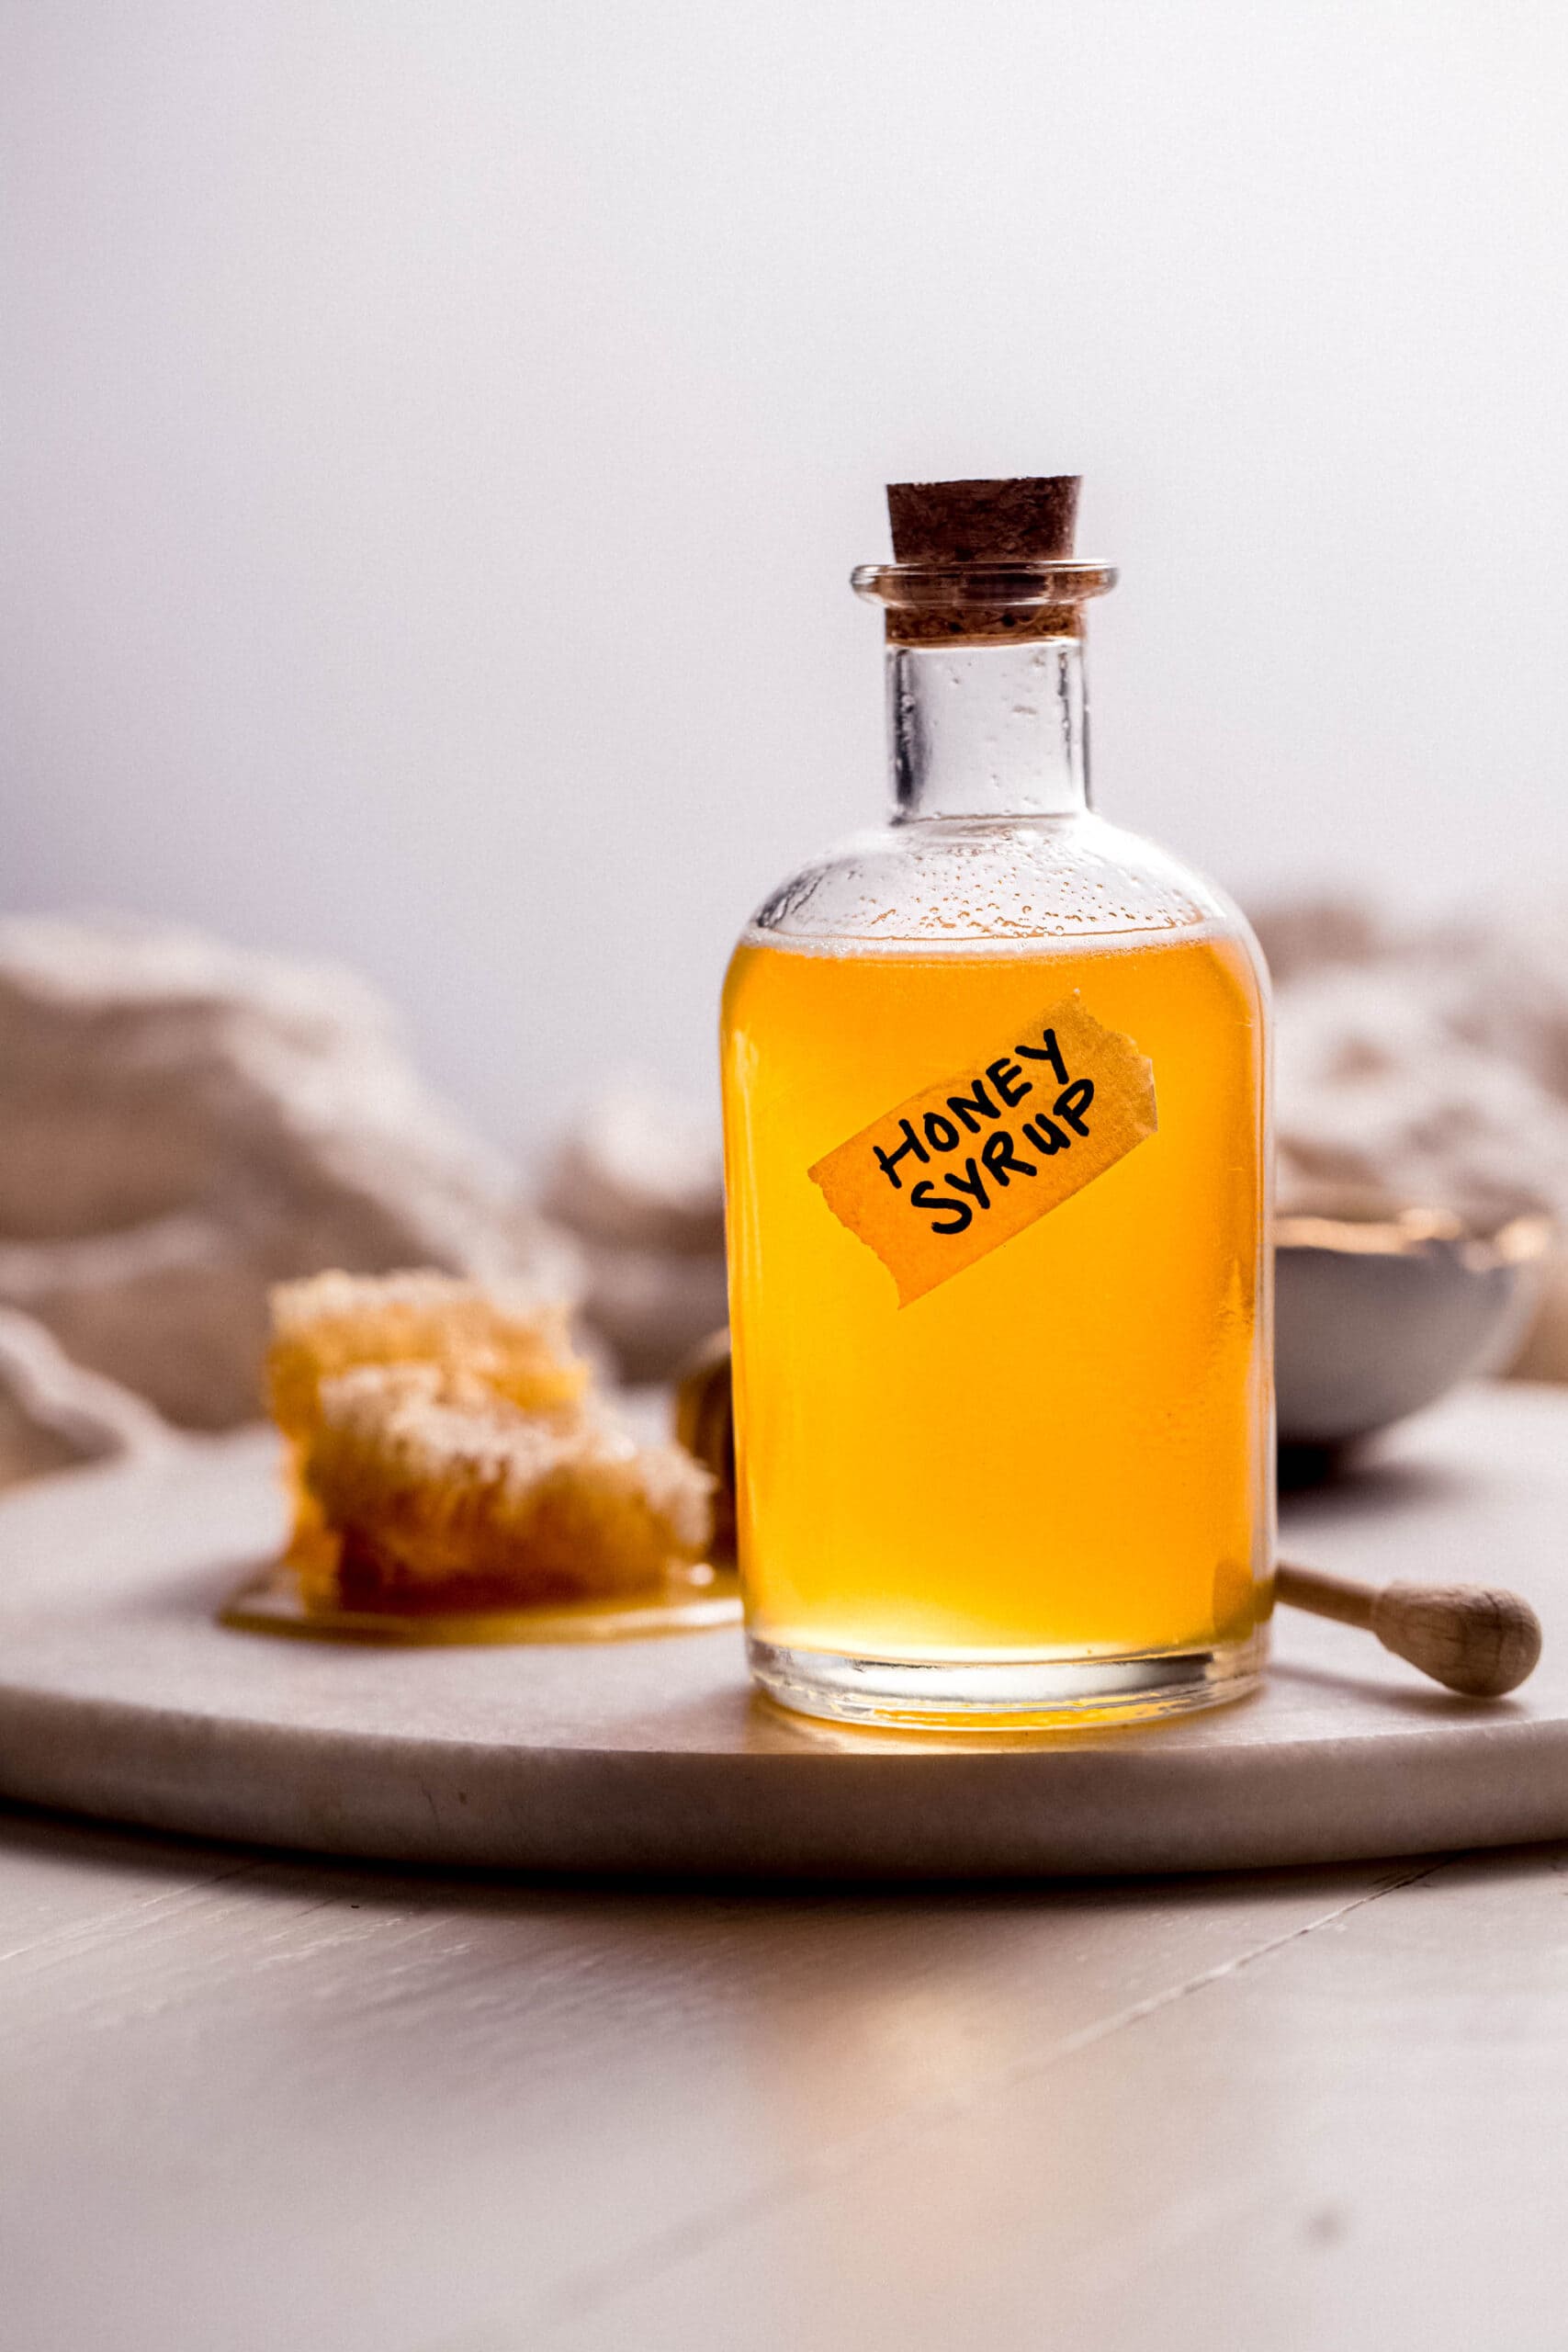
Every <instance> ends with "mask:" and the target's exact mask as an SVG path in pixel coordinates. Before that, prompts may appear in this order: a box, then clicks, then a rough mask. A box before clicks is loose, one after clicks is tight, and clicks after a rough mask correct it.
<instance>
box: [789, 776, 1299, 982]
mask: <svg viewBox="0 0 1568 2352" xmlns="http://www.w3.org/2000/svg"><path fill="white" fill-rule="evenodd" d="M1200 930H1202V931H1210V930H1218V931H1223V932H1224V933H1228V934H1233V935H1235V936H1238V937H1240V938H1242V939H1243V940H1245V941H1246V942H1247V944H1248V945H1249V946H1253V944H1254V943H1253V942H1252V940H1251V934H1250V933H1249V932H1248V930H1247V923H1246V920H1245V918H1244V917H1243V916H1242V914H1241V913H1240V911H1239V910H1238V909H1237V908H1236V907H1235V905H1234V903H1233V902H1232V901H1231V900H1230V899H1228V898H1227V897H1226V896H1225V894H1224V891H1223V890H1220V889H1218V888H1216V887H1215V885H1214V884H1213V883H1212V882H1209V881H1206V880H1205V879H1204V877H1203V876H1201V875H1199V874H1196V873H1194V872H1193V871H1192V869H1191V868H1190V867H1189V866H1187V865H1183V863H1182V862H1181V861H1180V859H1179V858H1176V857H1173V856H1172V855H1171V854H1170V853H1169V852H1168V850H1164V849H1161V848H1159V847H1158V846H1157V844H1156V843H1155V842H1150V841H1145V839H1144V838H1143V836H1142V835H1140V834H1137V833H1131V832H1127V831H1123V830H1122V827H1121V826H1119V825H1112V824H1110V823H1108V822H1107V821H1106V820H1104V819H1103V818H1100V817H1097V816H1095V815H1094V814H1092V812H1090V811H1089V810H1087V809H1086V810H1082V811H1079V812H1077V813H1075V814H1073V815H1072V816H1066V817H1030V818H1008V819H1005V820H998V819H965V818H951V817H944V818H937V819H931V820H925V821H919V820H917V821H914V822H902V823H895V824H890V825H886V826H882V827H879V828H876V829H874V830H872V831H866V832H863V833H857V834H854V835H852V837H851V838H850V839H849V840H848V841H845V842H840V844H839V845H838V846H837V847H836V848H834V849H831V850H829V851H828V852H827V853H826V854H824V855H822V856H820V857H818V858H814V859H812V860H811V861H810V862H809V863H808V864H807V865H803V866H802V867H801V868H800V869H799V871H798V872H797V873H795V874H794V875H792V876H790V878H789V880H788V881H786V882H784V883H783V884H782V885H781V886H780V888H778V889H776V890H774V891H773V892H772V894H771V895H770V896H769V897H768V898H767V899H765V900H764V901H763V903H762V905H761V907H760V908H759V909H758V910H757V912H756V914H755V915H754V916H753V917H752V920H751V922H750V925H749V927H748V931H747V933H746V936H747V937H748V938H750V939H751V940H753V941H755V942H757V943H759V944H764V943H765V944H774V945H778V946H785V945H794V946H797V947H801V948H807V949H809V948H811V947H813V946H818V947H822V948H828V947H830V946H834V945H842V946H852V945H854V944H856V943H860V944H863V945H864V946H865V947H866V948H868V949H871V948H875V947H882V946H886V947H899V946H902V947H907V948H914V949H918V950H919V951H920V952H921V953H923V954H930V953H931V952H932V951H933V950H937V951H940V950H941V949H942V948H943V947H949V948H953V949H958V950H963V949H967V950H968V951H970V952H973V951H974V949H975V948H976V946H981V945H992V946H996V947H1005V946H1009V945H1019V946H1021V945H1023V944H1026V943H1027V942H1029V941H1031V940H1059V941H1068V940H1080V941H1084V940H1092V939H1106V938H1111V937H1113V936H1115V935H1117V934H1126V933H1167V934H1169V933H1183V932H1192V931H1200ZM1254 952H1255V953H1256V950H1255V948H1254Z"/></svg>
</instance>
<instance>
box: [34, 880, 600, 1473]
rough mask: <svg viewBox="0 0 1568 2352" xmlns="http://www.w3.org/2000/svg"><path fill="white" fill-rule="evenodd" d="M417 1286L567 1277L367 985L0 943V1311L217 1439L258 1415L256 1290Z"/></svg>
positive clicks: (149, 952) (261, 1339)
mask: <svg viewBox="0 0 1568 2352" xmlns="http://www.w3.org/2000/svg"><path fill="white" fill-rule="evenodd" d="M409 1265H421V1266H423V1265H429V1266H434V1267H436V1268H439V1269H441V1270H442V1271H444V1272H448V1273H468V1274H479V1275H494V1274H504V1273H527V1272H533V1273H536V1274H537V1275H538V1276H539V1278H540V1279H541V1281H545V1282H548V1283H550V1284H551V1286H552V1287H557V1288H569V1287H570V1286H571V1284H572V1283H573V1281H574V1276H575V1265H574V1261H573V1259H572V1255H571V1252H570V1248H569V1246H568V1245H566V1244H565V1243H564V1242H561V1241H559V1240H558V1238H555V1237H553V1236H552V1235H550V1233H549V1232H548V1229H547V1227H545V1226H544V1225H543V1224H542V1223H541V1222H540V1221H539V1220H538V1219H537V1218H536V1217H535V1216H532V1214H531V1213H530V1212H529V1211H528V1210H527V1209H526V1208H525V1206H524V1204H523V1203H522V1200H521V1197H520V1182H519V1178H518V1175H517V1173H516V1171H515V1170H513V1169H512V1168H510V1167H509V1166H508V1165H507V1163H506V1162H505V1161H504V1159H502V1157H501V1156H500V1155H499V1154H498V1153H497V1152H495V1151H493V1150H492V1149H491V1148H489V1147H488V1146H485V1145H483V1144H481V1143H479V1141H478V1140H477V1139H476V1138H475V1137H473V1136H469V1135H468V1134H467V1133H465V1131H464V1130H463V1128H462V1126H461V1125H459V1124H458V1123H457V1121H456V1120H454V1119H453V1118H451V1117H450V1116H449V1115H448V1114H447V1113H446V1111H445V1110H444V1109H443V1108H442V1107H441V1106H440V1105H439V1104H438V1103H436V1102H435V1101H434V1099H433V1098H432V1097H431V1096H430V1095H429V1094H427V1093H426V1092H425V1091H424V1090H423V1087H422V1086H421V1085H420V1083H419V1081H418V1080H417V1079H416V1078H415V1077H414V1076H413V1074H412V1070H411V1069H410V1068H409V1066H408V1064H407V1062H406V1061H405V1060H404V1058H403V1057H402V1054H401V1052H400V1048H399V1047H398V1046H397V1044H396V1042H395V1040H394V1037H393V1035H392V1034H391V1024H390V1019H389V1014H388V1012H387V1011H386V1008H385V1007H384V1006H382V1005H381V1004H380V1003H379V1002H378V1000H377V999H376V998H375V997H374V996H373V995H372V994H371V993H370V991H369V990H368V989H365V988H364V987H363V986H361V984H360V983H359V982H357V981H355V979H353V978H351V977H350V976H349V975H348V974H346V973H344V972H341V971H336V970H333V969H329V968H323V967H311V966H302V965H298V964H292V963H289V962H288V961H286V960H285V959H283V958H281V957H277V956H255V955H249V954H243V953H241V952H240V951H238V950H235V949H231V948H228V947H224V946H222V945H220V944H219V943H218V942H216V941H214V940H211V939H208V938H205V937H203V936H201V935H200V934H198V933H192V932H186V931H171V930H158V929H154V928H152V927H151V926H138V925H132V924H129V923H125V922H96V923H89V922H69V921H65V920H63V919H56V920H49V919H45V918H41V917H34V918H31V919H14V920H12V921H10V922H0V1302H3V1303H4V1304H5V1305H6V1306H9V1307H10V1308H12V1309H13V1310H21V1311H24V1312H25V1313H26V1314H27V1315H28V1316H29V1317H33V1318H34V1319H35V1320H36V1321H37V1322H38V1323H39V1324H41V1325H43V1326H45V1327H46V1328H47V1329H49V1330H51V1332H52V1333H53V1334H54V1336H55V1338H56V1339H57V1340H59V1342H60V1344H61V1346H62V1348H63V1349H64V1350H65V1351H67V1353H68V1354H69V1355H70V1356H71V1358H72V1359H73V1361H74V1362H76V1363H79V1364H81V1365H83V1366H85V1368H87V1369H88V1370H90V1371H93V1372H96V1373H100V1374H107V1375H108V1376H109V1377H110V1378H112V1379H113V1380H115V1381H118V1382H119V1383H120V1384H122V1385H124V1386H125V1387H127V1388H129V1389H131V1390H133V1391H136V1392H137V1393H138V1394H140V1395H141V1396H142V1397H146V1398H147V1399H148V1400H149V1401H150V1402H151V1403H152V1404H153V1405H154V1406H155V1407H156V1408H158V1410H159V1411H160V1412H161V1413H163V1414H164V1415H165V1416H166V1417H167V1418H168V1419H171V1420H174V1421H176V1422H180V1423H183V1424H185V1425H186V1426H187V1427H191V1428H199V1429H222V1428H226V1427H228V1426H230V1425H231V1424H232V1423H234V1422H237V1421H242V1420H245V1419H250V1418H252V1417H253V1416H254V1415H255V1414H257V1413H258V1412H259V1411H260V1408H261V1393H260V1383H259V1374H260V1365H261V1357H262V1350H263V1347H264V1344H265V1333H266V1295H267V1290H268V1288H269V1286H270V1285H271V1284H272V1283H275V1282H279V1281H284V1280H287V1279H288V1277H290V1276H291V1275H298V1274H307V1273H313V1272H317V1271H318V1270H319V1269H321V1267H325V1266H342V1267H344V1268H345V1269H346V1270H347V1271H349V1272H360V1273H377V1272H385V1271H388V1270H390V1269H393V1268H397V1267H402V1266H409Z"/></svg>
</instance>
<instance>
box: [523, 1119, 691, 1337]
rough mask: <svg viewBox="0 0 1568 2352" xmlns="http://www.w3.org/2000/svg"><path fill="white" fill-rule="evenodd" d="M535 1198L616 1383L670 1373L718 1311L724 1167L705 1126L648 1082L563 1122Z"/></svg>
mask: <svg viewBox="0 0 1568 2352" xmlns="http://www.w3.org/2000/svg"><path fill="white" fill-rule="evenodd" d="M539 1205H540V1207H541V1208H542V1209H543V1211H544V1212H545V1214H546V1215H547V1216H550V1217H552V1218H554V1219H555V1220H556V1221H557V1222H558V1224H559V1225H560V1226H561V1227H563V1228H565V1229H566V1230H568V1231H570V1233H571V1234H572V1235H573V1236H574V1237H575V1238H576V1241H577V1244H578V1247H579V1250H581V1255H582V1258H583V1261H584V1264H585V1267H586V1282H585V1286H584V1291H583V1297H582V1311H583V1314H584V1316H585V1317H586V1319H587V1321H588V1323H589V1324H590V1326H591V1327H592V1329H593V1330H594V1331H595V1332H596V1333H597V1334H598V1336H599V1338H600V1339H601V1340H604V1342H605V1344H606V1345H607V1346H608V1347H609V1348H610V1350H611V1351H612V1352H613V1354H614V1357H615V1363H616V1364H617V1366H618V1368H619V1370H620V1373H621V1375H622V1377H623V1378H624V1379H626V1380H629V1381H649V1380H667V1379H668V1378H669V1377H670V1376H671V1374H672V1373H673V1372H674V1371H675V1369H676V1367H677V1366H678V1365H679V1364H680V1363H682V1361H683V1360H684V1358H685V1357H686V1356H687V1355H688V1354H689V1353H690V1351H691V1350H692V1349H693V1348H694V1346H695V1345H696V1343H697V1341H698V1340H702V1339H704V1338H705V1337H706V1335H707V1334H708V1333H709V1332H710V1331H712V1330H713V1329H715V1328H716V1325H718V1324H720V1323H722V1322H723V1321H724V1317H725V1274H724V1166H723V1156H722V1153H721V1151H720V1148H719V1139H718V1134H717V1130H716V1126H715V1125H714V1124H713V1122H712V1121H710V1120H708V1119H707V1118H705V1117H704V1116H703V1115H702V1114H701V1113H700V1112H697V1111H695V1110H694V1109H693V1108H692V1107H691V1106H690V1105H689V1104H686V1103H682V1102H680V1101H679V1100H678V1099H676V1098H675V1097H673V1096H671V1095H669V1094H667V1093H665V1092H663V1091H660V1089H659V1088H658V1087H657V1086H654V1085H652V1084H639V1083H638V1082H637V1081H635V1080H629V1081H626V1082H625V1083H623V1084H622V1085H620V1086H618V1087H615V1088H613V1089H611V1090H610V1091H607V1092H605V1093H604V1094H602V1095H600V1096H598V1097H597V1098H596V1099H595V1100H594V1101H593V1102H592V1103H590V1104H589V1105H588V1106H587V1107H586V1108H585V1109H584V1110H582V1111H581V1113H580V1114H579V1115H578V1116H577V1118H576V1119H575V1120H574V1121H573V1123H572V1124H571V1125H570V1126H569V1127H568V1129H567V1130H566V1132H565V1134H564V1135H563V1136H561V1138H560V1141H559V1142H558V1144H557V1146H556V1148H555V1149H554V1151H553V1153H552V1154H551V1156H550V1158H549V1159H548V1161H547V1166H546V1170H545V1179H544V1186H543V1190H542V1192H541V1193H540V1200H539Z"/></svg>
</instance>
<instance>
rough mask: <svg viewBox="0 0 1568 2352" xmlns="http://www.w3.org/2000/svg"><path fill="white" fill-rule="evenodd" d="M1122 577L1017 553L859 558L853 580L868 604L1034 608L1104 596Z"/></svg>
mask: <svg viewBox="0 0 1568 2352" xmlns="http://www.w3.org/2000/svg"><path fill="white" fill-rule="evenodd" d="M1116 577H1117V575H1116V571H1115V567H1114V566H1113V565H1111V564H1108V563H1086V562H1079V561H1060V560H1045V559H1038V560H1028V559H1026V558H1023V557H1016V556H1015V557H1009V558H1008V559H1007V560H1005V561H1003V562H991V563H859V564H857V565H856V566H855V568H854V570H853V571H852V572H851V574H850V585H851V587H852V589H853V590H854V592H855V594H856V595H857V596H863V597H864V598H865V600H866V602H867V603H868V604H872V605H884V606H886V607H887V608H889V609H891V610H895V611H897V610H900V609H909V608H920V609H929V608H931V607H933V606H938V607H943V608H954V609H958V610H962V609H963V608H964V606H966V605H970V606H984V607H986V608H987V609H989V610H997V609H1006V608H1011V609H1014V610H1017V611H1021V612H1034V611H1037V610H1039V609H1040V607H1042V606H1058V605H1081V604H1084V603H1086V602H1087V601H1088V599H1089V597H1091V596H1103V595H1104V594H1106V593H1107V591H1108V590H1110V589H1111V588H1114V587H1115V585H1116Z"/></svg>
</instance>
